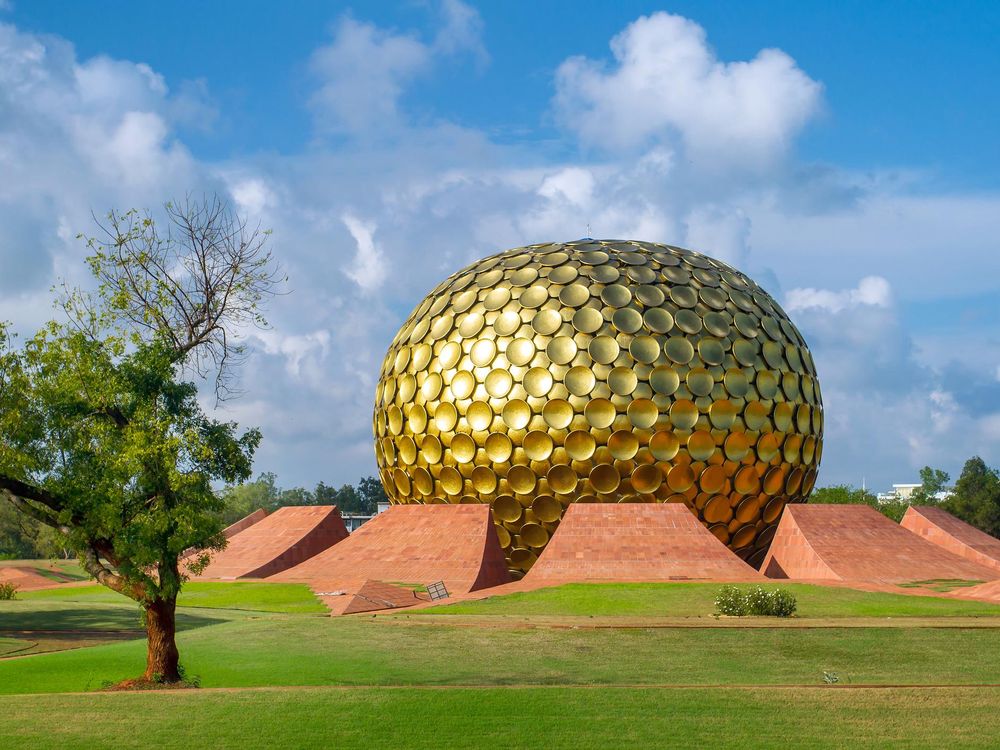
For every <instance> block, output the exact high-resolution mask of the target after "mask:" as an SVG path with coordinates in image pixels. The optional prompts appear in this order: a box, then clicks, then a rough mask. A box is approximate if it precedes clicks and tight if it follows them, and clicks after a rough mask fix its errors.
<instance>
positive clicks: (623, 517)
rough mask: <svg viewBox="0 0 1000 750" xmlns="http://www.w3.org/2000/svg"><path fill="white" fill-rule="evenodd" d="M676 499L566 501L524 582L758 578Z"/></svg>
mask: <svg viewBox="0 0 1000 750" xmlns="http://www.w3.org/2000/svg"><path fill="white" fill-rule="evenodd" d="M758 579H761V576H760V574H759V573H758V572H757V571H756V570H754V569H753V568H751V567H750V566H749V565H747V564H746V563H745V562H743V561H742V560H741V559H740V558H739V557H737V556H736V555H735V554H733V553H732V552H731V551H730V550H729V549H728V548H727V547H726V545H724V544H723V543H722V542H720V541H719V540H718V539H717V538H716V537H715V535H713V534H712V533H711V532H710V531H708V529H706V528H705V527H704V526H703V525H702V524H701V523H700V522H699V521H698V519H697V518H695V516H694V514H693V513H691V511H690V510H688V508H687V506H686V505H683V504H680V503H663V504H659V503H658V504H645V503H619V504H610V503H574V504H573V505H570V507H569V509H568V510H567V511H566V515H565V516H564V517H563V519H562V521H561V522H560V524H559V528H558V529H557V530H556V532H555V534H554V535H553V537H552V540H551V541H550V542H549V543H548V546H546V548H545V551H544V552H542V555H541V557H539V559H538V562H536V563H535V564H534V565H533V566H532V568H531V570H530V571H528V574H527V575H526V576H525V577H524V580H525V582H529V583H532V584H538V583H551V584H552V585H555V584H557V583H569V582H580V583H582V582H600V581H605V582H612V581H615V582H629V581H636V582H637V581H685V580H727V581H729V580H733V581H742V580H758Z"/></svg>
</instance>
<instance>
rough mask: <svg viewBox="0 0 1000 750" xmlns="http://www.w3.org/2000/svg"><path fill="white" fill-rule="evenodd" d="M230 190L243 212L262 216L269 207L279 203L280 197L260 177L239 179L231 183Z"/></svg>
mask: <svg viewBox="0 0 1000 750" xmlns="http://www.w3.org/2000/svg"><path fill="white" fill-rule="evenodd" d="M229 192H230V194H231V195H232V196H233V200H235V201H236V207H237V209H238V210H239V211H240V212H241V213H242V214H249V215H251V216H260V215H261V214H262V213H264V212H265V211H266V210H267V209H268V208H273V207H275V206H276V205H277V201H278V197H277V196H276V195H275V194H274V191H273V190H272V189H271V188H270V187H269V186H268V184H267V182H266V181H264V180H262V179H260V178H259V177H250V178H245V179H238V180H235V181H232V182H230V183H229Z"/></svg>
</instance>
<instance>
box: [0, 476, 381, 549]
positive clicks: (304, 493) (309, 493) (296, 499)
mask: <svg viewBox="0 0 1000 750" xmlns="http://www.w3.org/2000/svg"><path fill="white" fill-rule="evenodd" d="M218 494H219V498H220V499H221V501H222V503H223V509H222V511H221V512H220V514H219V515H220V519H221V521H222V523H223V525H229V524H231V523H234V522H236V521H238V520H240V519H241V518H243V517H244V516H247V515H249V514H251V513H253V512H254V511H255V510H257V509H258V508H264V509H265V510H266V511H267V512H268V513H271V512H273V511H275V510H277V509H278V508H281V507H283V506H285V505H336V506H337V507H338V508H339V509H340V512H341V513H343V514H349V513H354V514H361V515H370V514H372V513H374V512H375V510H376V509H377V507H378V504H379V503H380V502H387V498H386V496H385V490H384V489H383V488H382V483H381V482H380V481H379V480H378V479H377V478H376V477H362V478H361V479H360V480H358V483H357V484H356V485H352V484H344V485H342V486H340V487H334V486H332V485H328V484H325V483H323V482H320V483H319V484H317V485H316V488H315V489H313V490H307V489H305V488H303V487H292V488H290V489H282V488H281V487H280V486H278V477H277V475H275V474H274V473H273V472H265V473H263V474H261V475H260V476H259V477H257V479H255V480H254V481H252V482H245V483H243V484H234V485H227V486H226V487H224V488H223V489H222V490H221V491H220V492H219V493H218ZM73 556H74V553H73V550H72V548H71V547H70V546H69V545H68V544H67V543H66V539H65V537H64V536H63V535H62V534H59V533H58V532H56V531H55V530H54V529H52V528H51V527H50V526H46V525H45V524H43V523H40V522H39V521H36V520H35V519H33V518H30V517H29V516H26V515H24V514H23V513H19V512H18V511H17V510H16V509H15V508H14V507H13V506H12V505H10V504H8V503H0V560H33V559H53V558H65V559H69V558H71V557H73Z"/></svg>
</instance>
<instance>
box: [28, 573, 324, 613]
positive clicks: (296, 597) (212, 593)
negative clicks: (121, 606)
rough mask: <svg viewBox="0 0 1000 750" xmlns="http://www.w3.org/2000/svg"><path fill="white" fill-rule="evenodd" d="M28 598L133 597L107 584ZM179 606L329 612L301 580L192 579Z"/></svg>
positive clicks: (98, 599) (107, 600)
mask: <svg viewBox="0 0 1000 750" xmlns="http://www.w3.org/2000/svg"><path fill="white" fill-rule="evenodd" d="M18 599H24V600H26V601H61V602H79V603H83V604H95V603H123V602H130V601H131V600H130V599H128V598H127V597H124V596H122V595H121V594H116V593H115V592H114V591H111V590H110V589H108V588H105V587H104V586H99V585H97V584H94V585H93V586H80V587H71V588H53V589H42V590H41V591H26V592H24V593H20V594H18ZM177 605H178V606H179V607H189V608H208V609H218V608H221V609H239V610H252V611H255V612H284V613H289V614H292V613H294V614H326V612H327V609H326V607H324V606H323V605H322V604H321V603H320V601H319V600H318V599H317V598H316V597H315V596H313V593H312V592H311V591H310V590H309V587H308V586H306V585H305V584H301V583H257V582H246V581H234V582H232V583H214V582H203V581H192V582H190V583H186V584H185V585H184V588H183V590H182V591H181V595H180V597H179V598H178V600H177Z"/></svg>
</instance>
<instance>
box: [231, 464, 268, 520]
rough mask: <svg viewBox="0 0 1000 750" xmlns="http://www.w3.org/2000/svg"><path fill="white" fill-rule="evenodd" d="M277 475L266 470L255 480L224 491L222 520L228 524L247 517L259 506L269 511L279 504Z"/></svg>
mask: <svg viewBox="0 0 1000 750" xmlns="http://www.w3.org/2000/svg"><path fill="white" fill-rule="evenodd" d="M277 479H278V477H277V475H275V474H274V473H273V472H265V473H263V474H261V475H260V476H259V477H257V479H256V480H254V481H253V482H245V483H243V484H237V485H233V486H230V487H226V488H225V489H224V490H223V491H222V503H223V507H224V510H223V511H222V520H223V522H224V523H225V524H226V525H229V524H231V523H235V522H236V521H239V520H240V519H241V518H245V517H246V516H249V515H250V514H251V513H253V512H254V511H255V510H258V509H259V508H264V509H265V510H267V511H268V512H271V511H273V510H274V509H275V508H277V507H278V505H279V498H280V495H281V490H280V489H278V485H277Z"/></svg>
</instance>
